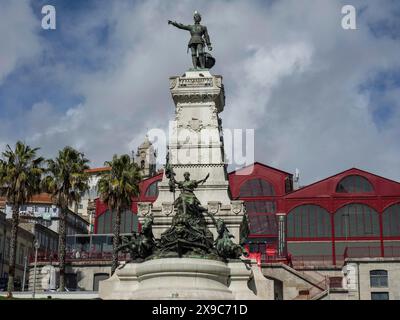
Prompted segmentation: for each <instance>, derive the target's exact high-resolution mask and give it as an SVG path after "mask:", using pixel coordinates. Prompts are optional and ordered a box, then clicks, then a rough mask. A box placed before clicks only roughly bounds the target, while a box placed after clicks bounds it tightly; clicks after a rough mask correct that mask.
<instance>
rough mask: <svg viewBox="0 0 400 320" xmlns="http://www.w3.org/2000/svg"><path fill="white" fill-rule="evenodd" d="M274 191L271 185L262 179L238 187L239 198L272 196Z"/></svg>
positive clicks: (252, 180)
mask: <svg viewBox="0 0 400 320" xmlns="http://www.w3.org/2000/svg"><path fill="white" fill-rule="evenodd" d="M274 195H275V191H274V187H273V186H272V184H270V183H269V182H268V181H265V180H263V179H251V180H248V181H246V182H245V183H244V184H243V185H242V186H241V187H240V193H239V197H262V196H274Z"/></svg>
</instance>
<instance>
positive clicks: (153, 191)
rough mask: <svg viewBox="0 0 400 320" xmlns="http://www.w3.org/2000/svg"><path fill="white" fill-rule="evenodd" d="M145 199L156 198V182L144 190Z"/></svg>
mask: <svg viewBox="0 0 400 320" xmlns="http://www.w3.org/2000/svg"><path fill="white" fill-rule="evenodd" d="M145 196H146V197H157V196H158V181H155V182H153V183H152V184H151V185H149V187H148V188H147V190H146V193H145Z"/></svg>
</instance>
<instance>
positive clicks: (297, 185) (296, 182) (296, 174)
mask: <svg viewBox="0 0 400 320" xmlns="http://www.w3.org/2000/svg"><path fill="white" fill-rule="evenodd" d="M299 181H300V170H299V169H298V168H296V170H295V172H294V177H293V182H294V189H295V190H297V189H299V188H300V183H299Z"/></svg>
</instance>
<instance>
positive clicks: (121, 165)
mask: <svg viewBox="0 0 400 320" xmlns="http://www.w3.org/2000/svg"><path fill="white" fill-rule="evenodd" d="M104 165H106V166H109V167H111V171H110V172H108V173H105V174H103V175H102V176H101V178H100V179H99V181H98V183H97V189H98V191H99V194H100V198H101V200H102V201H103V202H104V203H105V204H106V205H107V206H108V208H109V210H110V212H114V213H115V217H114V219H113V221H114V238H113V256H112V266H111V275H112V274H114V272H115V269H117V267H118V252H117V248H118V246H119V244H120V230H121V213H122V212H123V211H125V210H129V209H130V207H131V204H132V197H134V196H137V195H138V194H139V182H140V179H141V177H140V169H139V167H138V166H137V164H136V163H135V162H133V161H132V160H131V158H130V157H129V155H127V154H124V155H122V156H120V157H118V156H117V155H114V157H113V159H112V161H106V162H105V163H104Z"/></svg>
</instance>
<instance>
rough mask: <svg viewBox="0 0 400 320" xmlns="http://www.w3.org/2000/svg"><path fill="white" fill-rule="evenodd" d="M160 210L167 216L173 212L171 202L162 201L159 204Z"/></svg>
mask: <svg viewBox="0 0 400 320" xmlns="http://www.w3.org/2000/svg"><path fill="white" fill-rule="evenodd" d="M161 207H162V212H163V213H164V214H165V215H166V216H169V215H170V214H171V213H172V212H174V205H173V204H172V203H171V202H163V203H162V204H161Z"/></svg>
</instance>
